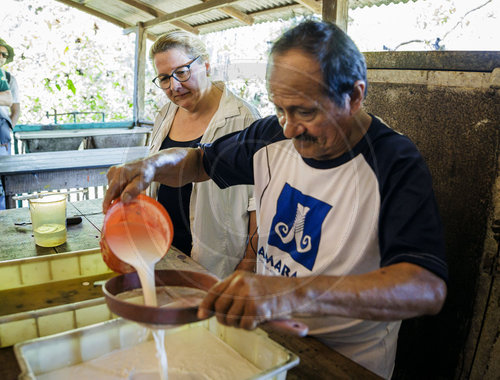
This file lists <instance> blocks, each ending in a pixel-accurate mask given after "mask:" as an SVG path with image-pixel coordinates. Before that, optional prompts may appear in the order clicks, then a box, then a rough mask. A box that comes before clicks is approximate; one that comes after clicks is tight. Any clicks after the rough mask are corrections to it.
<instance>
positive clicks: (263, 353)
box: [14, 318, 299, 380]
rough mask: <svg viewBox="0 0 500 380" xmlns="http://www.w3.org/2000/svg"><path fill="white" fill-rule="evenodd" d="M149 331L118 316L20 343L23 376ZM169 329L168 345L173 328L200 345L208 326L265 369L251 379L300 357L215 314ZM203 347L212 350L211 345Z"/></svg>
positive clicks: (130, 342) (98, 353) (29, 378)
mask: <svg viewBox="0 0 500 380" xmlns="http://www.w3.org/2000/svg"><path fill="white" fill-rule="evenodd" d="M147 331H148V329H146V328H145V327H143V326H140V325H138V324H136V323H133V322H128V321H125V320H123V319H115V320H112V321H108V322H103V323H100V324H97V325H93V326H88V327H84V328H80V329H77V330H73V331H68V332H65V333H61V334H57V335H52V336H50V337H44V338H38V339H33V340H30V341H26V342H22V343H18V344H16V345H15V346H14V352H15V354H16V357H17V360H18V363H19V366H20V368H21V375H20V376H19V379H20V380H34V379H36V378H37V376H41V375H43V374H45V373H47V372H51V371H55V370H58V369H61V368H64V367H69V366H73V365H77V364H80V363H85V362H88V361H89V360H92V359H95V358H99V357H102V356H103V355H106V354H108V353H111V352H113V351H115V350H120V349H127V348H130V347H133V346H136V345H140V344H141V343H144V342H145V341H148V340H150V339H151V336H150V334H148V333H147ZM165 331H166V332H165V340H166V345H167V349H168V342H169V336H171V335H172V334H190V335H189V336H190V341H189V342H192V344H193V345H195V344H196V337H197V334H201V333H202V332H203V334H205V333H206V331H208V332H209V333H210V334H213V335H214V336H215V337H217V338H218V339H220V340H221V341H222V342H224V344H227V345H229V346H230V347H231V348H233V349H234V350H235V351H236V352H237V353H238V354H239V355H241V356H242V357H243V358H245V359H246V360H248V361H249V362H250V363H252V364H253V365H255V366H256V367H257V368H258V369H259V370H260V371H261V372H260V373H258V374H257V375H256V376H253V377H251V378H252V379H278V380H283V379H285V378H286V373H287V370H288V369H290V368H292V367H294V366H296V365H297V364H298V363H299V358H298V357H297V356H296V355H295V354H293V353H292V352H290V351H288V350H287V349H285V348H284V347H282V346H280V345H279V344H278V343H276V342H274V341H273V340H271V339H270V338H269V337H268V336H267V334H266V333H265V332H264V331H262V330H259V329H257V330H254V331H245V330H242V329H236V328H231V327H226V326H223V325H220V324H219V323H217V321H216V320H215V319H214V318H212V319H209V320H206V321H201V322H197V323H191V324H189V325H184V326H181V327H176V328H172V329H167V330H165ZM193 334H194V335H193ZM203 349H204V350H207V351H208V350H210V347H204V348H203ZM186 355H187V356H188V357H189V360H197V357H196V355H194V356H195V357H193V354H192V353H191V350H189V349H188V350H186ZM225 365H226V366H230V365H231V362H230V361H229V362H226V363H225ZM175 366H176V363H175V362H172V361H171V360H170V359H169V367H173V368H175ZM223 370H224V368H221V369H220V371H221V372H222V371H223ZM217 371H218V369H217V364H214V363H212V362H211V364H210V372H212V373H214V372H215V373H217ZM205 374H206V373H205ZM125 378H126V377H125ZM235 380H236V379H235Z"/></svg>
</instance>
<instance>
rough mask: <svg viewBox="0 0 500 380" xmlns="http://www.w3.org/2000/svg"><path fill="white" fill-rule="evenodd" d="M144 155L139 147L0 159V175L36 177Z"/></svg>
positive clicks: (37, 154)
mask: <svg viewBox="0 0 500 380" xmlns="http://www.w3.org/2000/svg"><path fill="white" fill-rule="evenodd" d="M147 152H148V147H144V146H139V147H130V148H104V149H87V150H70V151H59V152H41V153H29V154H18V155H13V156H0V173H1V174H2V175H3V176H6V175H13V174H21V173H30V174H33V175H37V174H39V173H40V172H43V171H61V170H75V169H90V168H107V167H110V166H112V165H117V164H121V163H124V162H128V161H132V160H135V159H138V158H141V157H145V156H146V155H147ZM33 180H36V179H35V178H33ZM92 186H93V185H92ZM71 187H85V186H71Z"/></svg>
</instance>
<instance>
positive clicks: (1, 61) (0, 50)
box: [0, 46, 9, 67]
mask: <svg viewBox="0 0 500 380" xmlns="http://www.w3.org/2000/svg"><path fill="white" fill-rule="evenodd" d="M4 55H7V56H6V57H4ZM8 57H9V51H8V50H7V48H6V47H5V46H0V67H1V66H3V65H5V62H7V58H8Z"/></svg>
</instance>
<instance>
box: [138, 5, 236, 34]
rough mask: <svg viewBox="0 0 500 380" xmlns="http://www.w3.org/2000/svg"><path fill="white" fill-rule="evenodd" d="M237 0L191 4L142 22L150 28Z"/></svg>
mask: <svg viewBox="0 0 500 380" xmlns="http://www.w3.org/2000/svg"><path fill="white" fill-rule="evenodd" d="M235 1H237V0H210V1H207V2H206V3H202V4H198V5H193V6H192V7H188V8H184V9H181V10H179V11H176V12H172V13H168V14H166V15H164V16H161V17H158V18H156V19H154V20H151V21H147V22H145V23H144V27H145V28H150V27H152V26H155V25H158V24H162V23H165V22H172V21H178V20H181V19H183V18H185V17H189V16H193V15H195V14H199V13H203V12H208V11H210V10H213V9H217V8H220V7H223V6H225V5H228V4H231V3H234V2H235Z"/></svg>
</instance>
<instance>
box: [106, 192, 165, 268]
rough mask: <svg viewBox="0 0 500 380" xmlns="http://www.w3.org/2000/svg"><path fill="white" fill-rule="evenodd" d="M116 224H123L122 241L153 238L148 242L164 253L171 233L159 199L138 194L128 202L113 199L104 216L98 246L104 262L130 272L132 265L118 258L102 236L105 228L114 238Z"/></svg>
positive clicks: (133, 241) (132, 242)
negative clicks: (160, 248) (159, 247)
mask: <svg viewBox="0 0 500 380" xmlns="http://www.w3.org/2000/svg"><path fill="white" fill-rule="evenodd" d="M117 226H123V228H122V231H123V242H124V244H127V243H128V242H130V244H134V243H135V242H138V241H140V240H142V241H144V239H151V240H154V241H153V242H152V243H153V244H155V246H157V247H158V246H161V247H162V250H164V253H163V255H165V254H166V253H167V251H168V249H169V248H170V245H171V244H172V239H173V237H174V232H173V231H174V229H173V226H172V221H171V220H170V216H169V215H168V213H167V211H166V210H165V208H164V207H163V206H162V205H161V203H159V202H157V201H156V200H154V199H153V198H151V197H148V196H147V195H144V194H140V195H139V196H137V197H136V198H134V199H133V200H132V201H131V202H129V203H123V202H122V201H120V200H118V201H116V202H114V203H113V204H112V205H111V207H110V208H109V209H108V211H107V212H106V215H105V216H104V223H103V227H102V230H101V241H100V246H101V253H102V256H103V260H104V262H105V263H106V265H107V266H108V267H109V268H110V269H111V270H113V271H115V272H118V273H131V272H134V271H135V269H134V267H132V266H131V265H129V264H127V263H125V262H124V261H122V260H120V259H119V258H118V257H117V255H116V253H115V252H113V251H112V249H111V248H110V245H109V242H108V241H107V240H106V236H107V234H108V231H109V234H111V233H112V234H113V239H114V240H116V233H117ZM137 234H141V236H137Z"/></svg>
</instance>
